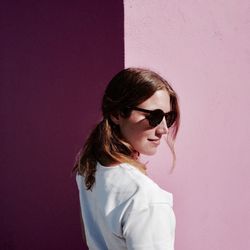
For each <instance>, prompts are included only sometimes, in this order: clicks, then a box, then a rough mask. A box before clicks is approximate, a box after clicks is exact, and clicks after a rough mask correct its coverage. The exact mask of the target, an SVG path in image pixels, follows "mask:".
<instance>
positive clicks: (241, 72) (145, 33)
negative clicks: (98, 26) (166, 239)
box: [124, 0, 250, 250]
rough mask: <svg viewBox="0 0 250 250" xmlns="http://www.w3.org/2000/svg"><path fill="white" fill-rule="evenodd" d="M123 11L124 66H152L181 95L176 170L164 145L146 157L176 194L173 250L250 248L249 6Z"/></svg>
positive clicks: (153, 5) (141, 1)
mask: <svg viewBox="0 0 250 250" xmlns="http://www.w3.org/2000/svg"><path fill="white" fill-rule="evenodd" d="M124 6H125V66H126V67H128V66H146V67H150V68H152V69H154V70H156V71H158V72H159V73H161V74H162V75H163V76H165V77H166V78H167V79H168V80H169V81H170V82H171V83H172V84H173V85H174V87H175V89H176V90H177V92H178V93H179V98H180V104H181V111H182V124H181V130H180V134H179V136H178V140H177V144H176V151H177V157H178V159H177V166H176V169H175V171H174V173H173V174H172V175H169V174H168V169H169V168H167V167H166V166H165V165H167V164H169V161H170V154H169V152H168V150H167V148H166V145H162V147H161V148H160V150H159V153H158V155H157V156H158V157H157V159H155V158H154V159H151V158H147V160H149V161H150V163H149V166H150V169H149V173H150V175H151V176H152V178H154V179H155V180H156V181H157V182H158V183H159V184H160V185H161V186H163V187H164V188H166V189H167V190H169V191H170V192H172V193H173V194H174V198H175V199H174V201H175V212H176V216H177V232H176V236H177V238H176V249H177V250H182V249H185V250H201V249H202V250H211V249H216V250H235V249H240V250H247V249H250V237H249V232H250V195H249V190H250V178H249V176H250V168H249V167H250V158H249V146H250V116H249V92H250V85H249V79H250V71H249V64H250V47H249V39H250V27H249V24H250V13H249V10H250V4H249V1H248V0H241V1H236V0H230V1H229V0H224V1H223V0H222V1H215V0H212V1H206V2H205V1H198V0H192V1H191V0H185V1H166V0H157V1H152V0H137V1H133V0H125V1H124ZM166 151H167V152H168V156H169V157H168V159H165V158H166V154H165V152H166Z"/></svg>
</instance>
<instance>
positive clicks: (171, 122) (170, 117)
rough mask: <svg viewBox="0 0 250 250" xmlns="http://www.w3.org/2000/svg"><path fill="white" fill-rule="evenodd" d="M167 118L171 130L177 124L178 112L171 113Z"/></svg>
mask: <svg viewBox="0 0 250 250" xmlns="http://www.w3.org/2000/svg"><path fill="white" fill-rule="evenodd" d="M165 117H166V122H167V127H168V128H170V127H171V126H172V125H173V124H174V122H175V119H176V112H175V111H170V112H169V113H168V114H167V115H166V116H165Z"/></svg>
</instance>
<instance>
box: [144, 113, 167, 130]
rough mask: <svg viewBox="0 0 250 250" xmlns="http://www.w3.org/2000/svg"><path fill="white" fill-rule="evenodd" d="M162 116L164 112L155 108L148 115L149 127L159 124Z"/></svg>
mask: <svg viewBox="0 0 250 250" xmlns="http://www.w3.org/2000/svg"><path fill="white" fill-rule="evenodd" d="M163 117H164V113H163V111H162V110H160V109H157V110H154V111H153V112H152V113H151V114H150V115H149V116H148V117H147V119H148V121H149V125H150V126H151V127H156V126H157V125H159V124H160V123H161V121H162V119H163Z"/></svg>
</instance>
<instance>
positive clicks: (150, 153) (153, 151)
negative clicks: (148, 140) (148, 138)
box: [141, 150, 157, 156]
mask: <svg viewBox="0 0 250 250" xmlns="http://www.w3.org/2000/svg"><path fill="white" fill-rule="evenodd" d="M156 152H157V150H148V151H143V152H141V154H143V155H148V156H151V155H155V154H156Z"/></svg>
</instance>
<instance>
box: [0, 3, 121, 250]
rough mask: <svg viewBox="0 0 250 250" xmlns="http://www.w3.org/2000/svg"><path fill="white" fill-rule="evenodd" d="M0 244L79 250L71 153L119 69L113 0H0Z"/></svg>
mask: <svg viewBox="0 0 250 250" xmlns="http://www.w3.org/2000/svg"><path fill="white" fill-rule="evenodd" d="M0 16H1V39H0V48H1V56H0V70H1V72H0V124H1V125H0V126H1V130H0V142H1V150H0V151H1V153H0V176H1V181H0V249H1V250H12V249H13V250H14V249H15V250H45V249H48V250H50V249H55V250H57V249H60V250H69V249H74V250H76V249H85V248H84V246H83V243H82V239H81V229H80V209H79V202H78V190H77V187H76V183H75V177H74V176H73V175H72V176H71V170H72V167H73V163H74V158H75V155H76V153H77V151H78V150H79V148H80V147H81V146H82V143H83V141H84V139H85V136H86V135H87V134H88V132H89V130H90V128H91V127H92V126H93V125H94V123H95V122H96V121H97V119H99V114H98V110H99V105H100V102H101V96H102V92H103V89H104V87H105V86H106V84H107V82H108V81H109V80H110V79H111V77H113V75H114V74H115V73H116V72H117V71H119V70H120V69H121V68H123V67H124V56H123V55H124V52H123V48H124V42H123V37H124V33H123V27H124V25H123V20H124V17H123V2H122V1H117V0H111V1H108V2H104V1H100V0H94V1H78V0H76V1H58V2H56V1H7V0H6V1H1V8H0Z"/></svg>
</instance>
